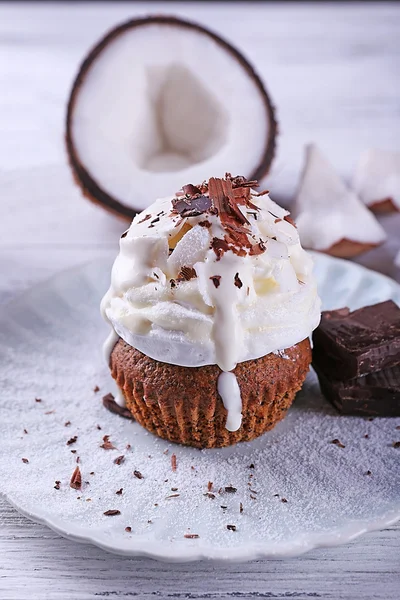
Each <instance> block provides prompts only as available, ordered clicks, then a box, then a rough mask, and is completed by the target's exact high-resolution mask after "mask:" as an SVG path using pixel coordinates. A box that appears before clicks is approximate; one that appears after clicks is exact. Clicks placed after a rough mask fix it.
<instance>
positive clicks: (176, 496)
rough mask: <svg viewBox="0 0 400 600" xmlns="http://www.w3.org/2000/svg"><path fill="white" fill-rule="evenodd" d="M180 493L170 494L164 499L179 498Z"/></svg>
mask: <svg viewBox="0 0 400 600" xmlns="http://www.w3.org/2000/svg"><path fill="white" fill-rule="evenodd" d="M179 496H180V494H171V495H170V496H167V497H166V498H165V499H166V500H169V499H170V498H179Z"/></svg>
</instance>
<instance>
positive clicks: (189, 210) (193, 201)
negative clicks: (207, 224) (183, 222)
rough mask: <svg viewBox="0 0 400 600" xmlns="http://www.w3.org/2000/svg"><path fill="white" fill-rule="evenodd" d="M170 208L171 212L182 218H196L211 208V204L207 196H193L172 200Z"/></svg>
mask: <svg viewBox="0 0 400 600" xmlns="http://www.w3.org/2000/svg"><path fill="white" fill-rule="evenodd" d="M185 187H186V186H185ZM196 189H197V188H196ZM199 193H200V190H199ZM172 206H173V212H174V213H178V214H179V215H180V216H181V217H182V218H187V217H198V216H199V215H202V214H204V213H205V212H207V211H208V210H209V209H210V208H211V206H212V202H211V198H208V197H207V196H195V197H193V198H188V197H187V196H186V197H184V198H183V197H182V198H176V199H174V200H172Z"/></svg>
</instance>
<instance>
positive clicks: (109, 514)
mask: <svg viewBox="0 0 400 600" xmlns="http://www.w3.org/2000/svg"><path fill="white" fill-rule="evenodd" d="M120 514H121V511H120V510H116V509H111V510H106V512H104V513H103V515H105V516H106V517H115V516H116V515H120Z"/></svg>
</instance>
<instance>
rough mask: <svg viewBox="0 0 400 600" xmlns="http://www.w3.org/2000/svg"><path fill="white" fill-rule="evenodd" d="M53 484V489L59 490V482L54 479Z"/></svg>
mask: <svg viewBox="0 0 400 600" xmlns="http://www.w3.org/2000/svg"><path fill="white" fill-rule="evenodd" d="M54 483H55V486H54V489H55V490H59V489H60V484H61V481H59V480H58V479H56V481H55V482H54Z"/></svg>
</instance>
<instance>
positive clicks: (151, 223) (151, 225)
mask: <svg viewBox="0 0 400 600" xmlns="http://www.w3.org/2000/svg"><path fill="white" fill-rule="evenodd" d="M159 220H160V217H155V218H154V219H153V220H152V221H150V225H149V229H150V227H154V223H158V221H159Z"/></svg>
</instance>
